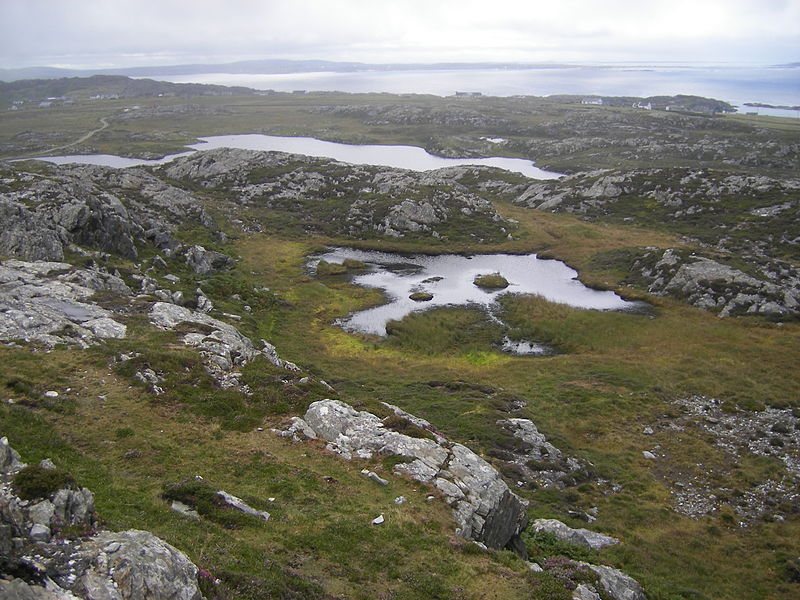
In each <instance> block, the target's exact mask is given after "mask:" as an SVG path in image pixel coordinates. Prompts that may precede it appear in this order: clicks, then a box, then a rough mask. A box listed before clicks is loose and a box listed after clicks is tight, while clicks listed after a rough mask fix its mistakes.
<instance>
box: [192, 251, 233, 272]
mask: <svg viewBox="0 0 800 600" xmlns="http://www.w3.org/2000/svg"><path fill="white" fill-rule="evenodd" d="M184 258H185V260H186V265H187V266H188V267H189V268H190V269H191V270H192V271H194V272H195V273H197V274H198V275H210V274H213V273H217V272H218V271H222V270H223V269H228V268H230V267H231V266H233V264H234V260H233V259H232V258H231V257H230V256H227V255H225V254H222V253H221V252H216V251H214V250H206V249H205V248H203V246H190V247H189V248H188V249H187V250H186V254H185V255H184Z"/></svg>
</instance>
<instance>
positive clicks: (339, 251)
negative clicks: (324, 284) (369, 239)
mask: <svg viewBox="0 0 800 600" xmlns="http://www.w3.org/2000/svg"><path fill="white" fill-rule="evenodd" d="M348 258H350V259H355V260H360V261H362V262H364V263H366V264H367V266H368V271H367V272H365V273H363V274H358V275H356V276H355V277H353V283H355V284H356V285H360V286H363V287H367V288H376V289H381V290H383V291H384V293H385V295H386V298H387V303H386V304H382V305H380V306H375V307H373V308H368V309H366V310H362V311H359V312H356V313H353V314H352V315H350V316H348V317H347V318H345V319H342V320H341V322H340V323H339V324H340V325H341V326H342V327H344V328H345V329H347V330H349V331H357V332H361V333H371V334H375V335H380V336H385V335H386V323H387V322H388V321H390V320H397V319H402V318H403V317H405V316H406V315H408V314H410V313H412V312H415V311H423V310H428V309H430V308H434V307H438V306H448V305H467V304H471V305H477V306H481V307H484V308H485V309H487V311H488V313H489V314H490V316H491V315H493V314H494V310H495V308H496V306H495V304H496V301H497V298H498V296H500V295H501V294H505V293H514V294H539V295H541V296H543V297H544V298H546V299H547V300H550V301H552V302H559V303H562V304H568V305H570V306H575V307H578V308H586V309H596V310H640V309H641V308H642V306H643V304H642V303H640V302H629V301H627V300H623V299H622V298H621V297H620V296H618V295H617V294H615V293H614V292H610V291H599V290H593V289H591V288H588V287H586V286H585V285H583V284H582V283H581V282H580V281H578V279H577V275H578V274H577V272H576V271H574V270H573V269H571V268H569V267H568V266H567V265H566V264H564V263H563V262H561V261H558V260H544V259H540V258H537V257H536V255H535V254H525V255H514V254H478V255H473V256H461V255H454V254H445V255H438V256H427V255H413V256H404V255H400V254H394V253H389V252H374V251H365V250H355V249H352V248H335V249H333V250H331V251H329V252H326V253H324V254H321V255H317V256H315V257H313V258H312V260H311V261H310V263H309V266H310V267H311V268H314V267H316V264H317V263H318V262H319V260H320V259H322V260H326V261H327V262H332V263H341V262H342V261H344V260H345V259H348ZM489 273H500V274H501V275H502V276H503V277H505V278H506V279H507V280H508V281H509V283H510V284H511V285H509V287H507V288H506V289H504V290H491V291H487V290H484V289H482V288H479V287H478V286H476V285H475V284H474V283H473V280H474V279H475V277H476V276H478V275H485V274H489ZM414 292H428V293H430V294H432V295H433V299H432V300H430V301H429V302H416V301H414V300H411V299H410V298H409V295H410V294H412V293H414ZM494 318H496V317H494ZM529 346H531V350H530V351H528V352H525V353H531V354H534V353H537V352H534V351H533V349H534V348H533V346H535V345H531V344H529ZM526 348H527V347H526ZM540 348H541V347H540ZM523 350H524V348H523ZM518 353H521V352H518Z"/></svg>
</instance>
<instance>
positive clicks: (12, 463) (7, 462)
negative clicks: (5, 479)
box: [0, 437, 25, 473]
mask: <svg viewBox="0 0 800 600" xmlns="http://www.w3.org/2000/svg"><path fill="white" fill-rule="evenodd" d="M24 467H25V463H24V462H22V461H21V460H20V457H19V454H17V451H16V450H14V449H13V448H12V447H11V446H9V445H8V438H7V437H3V438H0V473H16V472H17V471H19V470H20V469H22V468H24Z"/></svg>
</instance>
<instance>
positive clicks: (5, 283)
mask: <svg viewBox="0 0 800 600" xmlns="http://www.w3.org/2000/svg"><path fill="white" fill-rule="evenodd" d="M98 291H111V292H114V293H118V294H120V295H123V296H129V295H131V291H130V289H129V288H128V286H127V285H125V283H124V282H123V281H122V280H121V279H120V278H119V277H116V276H114V275H111V274H109V273H105V272H102V271H96V270H89V269H73V268H72V266H71V265H69V264H67V263H60V262H24V261H19V260H7V261H4V262H2V263H0V340H20V339H21V340H25V341H37V342H42V343H44V344H47V345H49V346H54V345H55V344H62V343H66V344H77V345H78V346H80V347H87V346H90V345H92V344H95V343H98V341H99V340H101V339H104V338H123V337H125V335H126V332H127V328H126V327H125V325H124V324H122V323H119V322H118V321H116V320H114V318H113V313H111V312H110V311H108V310H106V309H104V308H101V307H99V306H97V305H96V304H93V303H92V302H91V301H90V298H91V296H92V295H93V294H94V293H95V292H98ZM65 332H70V333H65Z"/></svg>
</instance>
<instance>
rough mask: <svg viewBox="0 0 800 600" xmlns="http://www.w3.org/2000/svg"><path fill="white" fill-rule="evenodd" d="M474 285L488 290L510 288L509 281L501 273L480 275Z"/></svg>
mask: <svg viewBox="0 0 800 600" xmlns="http://www.w3.org/2000/svg"><path fill="white" fill-rule="evenodd" d="M472 283H474V284H475V285H477V286H478V287H480V288H484V289H487V290H502V289H505V288H507V287H508V280H507V279H506V278H505V277H503V276H502V275H500V273H492V274H490V275H478V276H477V277H476V278H475V279H474V280H473V282H472Z"/></svg>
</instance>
